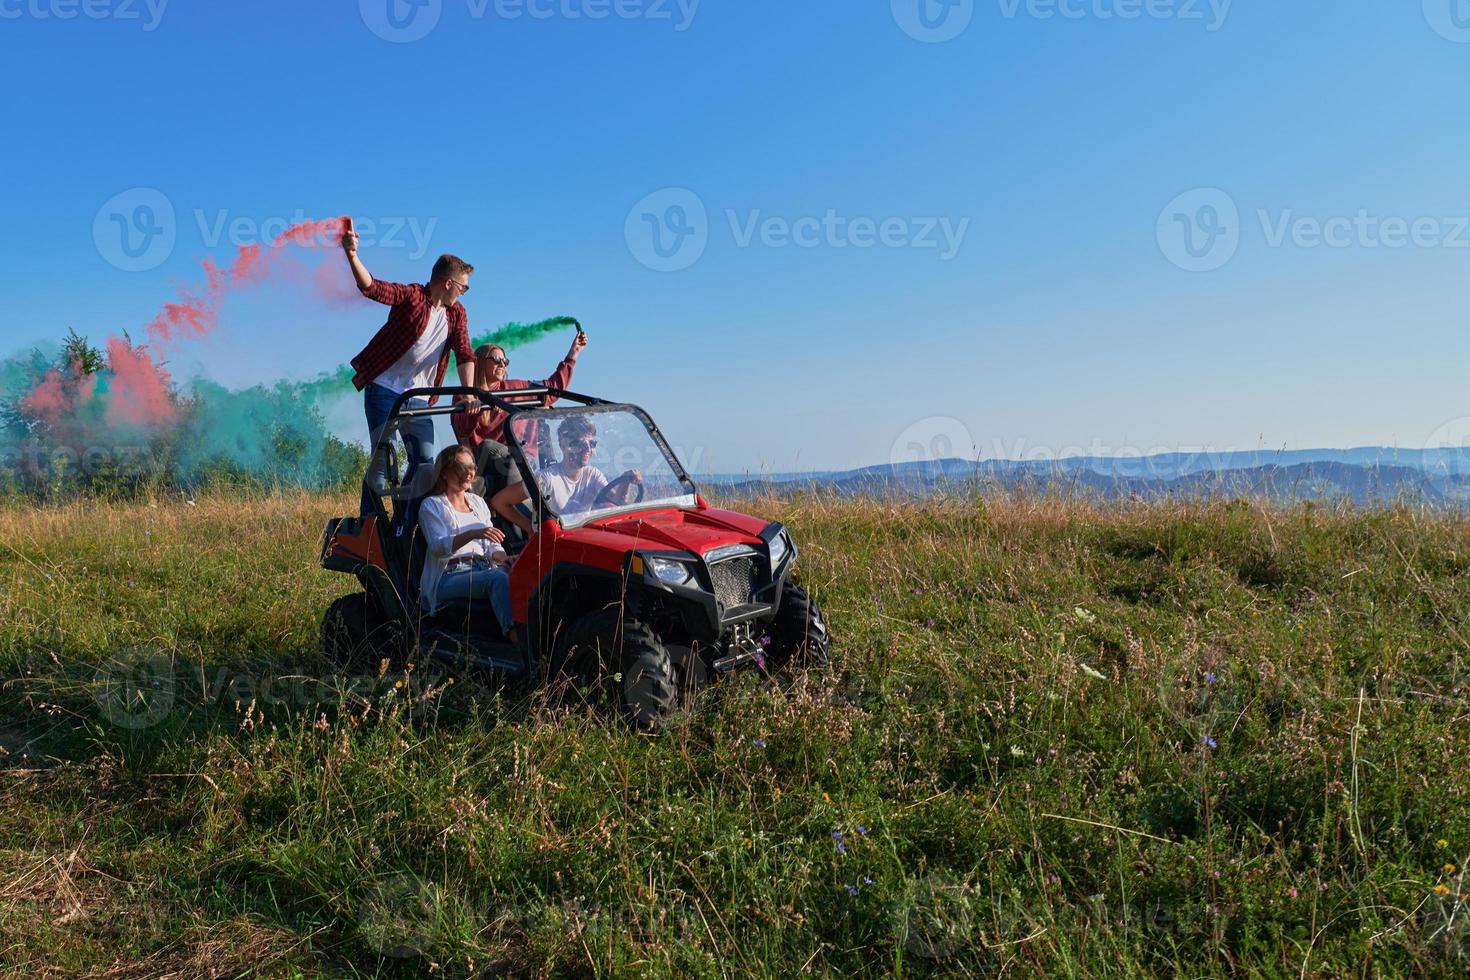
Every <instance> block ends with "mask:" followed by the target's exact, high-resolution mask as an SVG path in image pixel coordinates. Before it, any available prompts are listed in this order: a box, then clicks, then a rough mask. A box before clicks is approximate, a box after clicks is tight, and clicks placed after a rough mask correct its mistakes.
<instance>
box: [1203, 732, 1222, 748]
mask: <svg viewBox="0 0 1470 980" xmlns="http://www.w3.org/2000/svg"><path fill="white" fill-rule="evenodd" d="M1205 744H1206V745H1208V746H1209V747H1210V748H1212V749H1214V748H1219V746H1218V745H1217V744H1216V743H1215V740H1214V739H1213V738H1210V736H1208V735H1206V736H1205Z"/></svg>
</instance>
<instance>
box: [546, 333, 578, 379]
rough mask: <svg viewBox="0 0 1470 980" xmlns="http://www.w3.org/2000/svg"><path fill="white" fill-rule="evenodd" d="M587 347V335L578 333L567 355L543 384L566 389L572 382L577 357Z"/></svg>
mask: <svg viewBox="0 0 1470 980" xmlns="http://www.w3.org/2000/svg"><path fill="white" fill-rule="evenodd" d="M586 347H587V335H586V334H584V333H579V334H577V336H576V338H575V339H574V340H573V341H572V346H571V348H570V349H569V350H568V351H567V356H566V357H564V358H562V362H561V363H560V364H558V365H557V366H556V370H555V371H553V372H552V373H551V377H549V378H547V379H546V380H545V381H544V382H542V384H544V385H545V386H546V387H547V388H560V389H561V390H563V391H565V390H566V389H567V387H568V386H569V385H570V384H571V383H572V371H573V369H575V368H576V366H577V357H578V356H579V355H581V353H582V351H583V350H584V349H585V348H586Z"/></svg>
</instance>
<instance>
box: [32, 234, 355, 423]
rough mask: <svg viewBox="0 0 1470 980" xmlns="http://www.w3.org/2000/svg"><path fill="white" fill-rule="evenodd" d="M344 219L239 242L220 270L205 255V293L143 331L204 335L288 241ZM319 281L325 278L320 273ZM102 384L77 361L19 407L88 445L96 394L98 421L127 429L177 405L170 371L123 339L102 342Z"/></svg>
mask: <svg viewBox="0 0 1470 980" xmlns="http://www.w3.org/2000/svg"><path fill="white" fill-rule="evenodd" d="M350 220H351V219H348V218H327V219H325V220H321V221H305V222H302V223H301V224H299V225H293V226H291V227H290V228H287V229H286V230H285V231H283V232H281V234H279V235H277V236H276V238H275V240H274V241H272V242H271V243H270V244H269V245H267V246H265V247H262V246H260V245H244V246H240V248H239V250H238V252H237V253H236V255H235V259H234V261H233V262H231V263H230V264H229V265H228V266H226V267H225V268H220V267H219V266H218V265H216V264H215V262H214V260H213V259H210V258H206V259H204V260H203V262H202V263H201V264H202V265H203V267H204V292H203V294H202V295H200V294H195V293H193V292H190V291H189V290H186V289H181V290H180V291H179V297H178V300H177V301H176V302H172V303H165V304H164V305H163V309H161V310H159V311H158V314H157V316H155V317H154V318H153V319H152V320H151V321H149V323H148V325H147V327H146V328H145V329H146V331H147V334H148V339H149V341H150V342H151V343H152V344H153V345H161V344H167V343H169V342H171V341H174V340H177V339H180V338H192V337H202V336H204V335H206V334H208V333H209V332H210V331H212V330H213V329H214V328H215V325H216V324H217V323H218V322H219V308H220V305H221V304H222V303H223V302H224V301H225V299H226V298H227V297H228V296H229V295H230V293H232V292H234V291H235V290H237V289H240V288H242V287H244V286H250V285H254V284H256V283H259V282H261V281H263V280H264V279H265V278H266V277H267V276H269V275H271V273H272V272H273V271H274V270H275V269H276V268H279V267H280V264H281V262H282V261H283V255H284V251H283V250H284V248H285V246H287V245H309V244H312V243H313V242H316V241H322V242H336V241H339V240H340V239H341V237H342V233H343V230H344V229H345V228H348V227H350ZM317 281H318V282H319V283H322V282H324V281H323V280H321V279H320V278H318V280H317ZM107 368H108V373H109V377H108V379H107V383H106V384H105V385H101V386H100V390H99V385H98V379H97V378H95V377H90V376H85V375H83V373H82V371H81V368H80V366H79V365H74V366H73V370H72V371H71V372H70V374H68V373H66V372H63V371H61V370H57V369H53V370H51V371H48V372H47V373H46V376H45V377H44V378H43V379H42V380H41V381H40V383H39V384H37V385H36V387H35V388H34V389H33V390H32V391H31V392H30V394H28V395H26V396H25V398H23V399H21V402H20V408H21V410H22V411H23V412H24V413H25V414H27V415H29V416H31V417H32V418H35V419H37V420H38V421H41V422H43V423H45V424H46V425H47V426H48V427H50V428H51V429H53V430H55V431H56V432H57V434H58V435H61V436H62V437H63V438H66V439H68V440H70V441H73V442H85V441H86V440H87V439H88V434H87V433H86V432H85V431H84V430H85V429H87V428H88V427H89V425H88V424H87V423H86V422H85V421H84V418H83V416H82V414H81V413H80V412H79V409H80V408H81V407H82V406H84V405H86V404H88V403H90V402H91V401H92V400H93V399H94V398H98V397H100V398H101V399H102V419H103V422H104V424H106V425H107V426H108V427H115V426H129V427H139V428H153V429H157V428H162V427H164V426H167V425H169V424H171V423H172V422H173V421H174V420H175V418H176V416H177V410H176V408H175V406H174V403H173V400H172V399H171V398H170V397H169V384H170V381H169V376H168V372H167V371H165V370H164V368H163V366H162V365H161V364H160V363H159V362H158V361H156V360H154V357H153V354H152V353H151V352H150V350H149V348H148V346H146V345H137V346H135V345H133V344H132V343H130V342H129V341H127V340H126V339H124V338H121V337H109V338H108V339H107Z"/></svg>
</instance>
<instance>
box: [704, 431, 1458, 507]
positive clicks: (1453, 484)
mask: <svg viewBox="0 0 1470 980" xmlns="http://www.w3.org/2000/svg"><path fill="white" fill-rule="evenodd" d="M698 479H699V482H700V484H701V486H705V487H709V488H710V489H713V490H723V491H737V492H738V491H742V490H743V491H749V490H752V489H769V490H774V491H778V492H792V491H801V490H822V491H825V492H829V493H835V494H838V495H840V496H895V495H898V496H917V497H925V496H932V495H936V494H947V493H967V492H972V491H974V490H984V489H1004V490H1028V491H1033V492H1043V493H1044V492H1061V493H1072V494H1079V495H1083V496H1091V497H1096V498H1100V499H1118V498H1131V497H1141V498H1145V499H1161V498H1169V497H1173V498H1181V497H1183V498H1206V499H1214V498H1232V497H1252V498H1263V499H1270V500H1274V501H1277V502H1280V503H1292V502H1297V501H1303V500H1313V501H1319V502H1335V501H1348V502H1352V503H1354V504H1358V505H1361V506H1381V505H1384V504H1391V503H1408V504H1417V505H1423V506H1432V507H1462V506H1466V505H1470V449H1411V450H1405V449H1390V448H1387V447H1382V446H1369V447H1364V448H1360V449H1305V450H1292V451H1274V452H1273V451H1264V450H1262V451H1251V452H1225V453H1206V452H1201V453H1165V454H1160V455H1156V456H1143V457H1116V456H1107V457H1102V456H1077V457H1069V458H1067V459H1061V460H1043V461H1032V460H978V461H977V460H963V459H943V460H935V461H925V462H909V463H895V464H888V465H883V466H868V467H864V468H862V469H857V470H847V471H843V472H814V473H771V474H714V475H710V476H704V477H700V478H698Z"/></svg>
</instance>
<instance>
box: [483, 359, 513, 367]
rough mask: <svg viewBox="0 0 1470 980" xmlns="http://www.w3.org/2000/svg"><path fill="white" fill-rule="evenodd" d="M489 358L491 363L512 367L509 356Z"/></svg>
mask: <svg viewBox="0 0 1470 980" xmlns="http://www.w3.org/2000/svg"><path fill="white" fill-rule="evenodd" d="M488 360H489V362H490V363H491V364H498V365H500V366H501V367H510V358H508V357H492V358H489V359H488Z"/></svg>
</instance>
